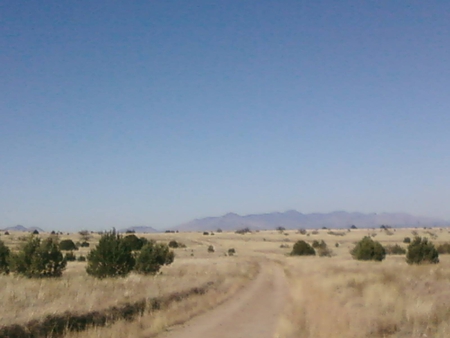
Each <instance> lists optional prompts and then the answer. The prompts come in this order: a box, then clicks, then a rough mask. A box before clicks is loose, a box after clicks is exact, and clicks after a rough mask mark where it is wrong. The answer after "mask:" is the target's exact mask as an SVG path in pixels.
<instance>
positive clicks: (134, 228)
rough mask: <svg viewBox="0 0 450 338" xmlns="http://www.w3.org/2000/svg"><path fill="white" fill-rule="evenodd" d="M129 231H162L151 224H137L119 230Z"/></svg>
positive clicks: (142, 232) (143, 232)
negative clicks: (150, 225)
mask: <svg viewBox="0 0 450 338" xmlns="http://www.w3.org/2000/svg"><path fill="white" fill-rule="evenodd" d="M127 231H131V232H133V231H134V232H136V233H141V234H146V233H152V232H160V231H158V230H156V229H154V228H152V227H149V226H135V227H129V228H126V229H121V230H119V232H127Z"/></svg>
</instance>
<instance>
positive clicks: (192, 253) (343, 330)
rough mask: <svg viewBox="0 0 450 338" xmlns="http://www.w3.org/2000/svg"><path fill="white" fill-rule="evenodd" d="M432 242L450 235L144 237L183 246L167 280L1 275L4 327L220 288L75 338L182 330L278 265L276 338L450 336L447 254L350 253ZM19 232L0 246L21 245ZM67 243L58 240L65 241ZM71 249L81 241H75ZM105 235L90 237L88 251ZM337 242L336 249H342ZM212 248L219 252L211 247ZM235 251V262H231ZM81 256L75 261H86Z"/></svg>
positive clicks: (75, 272) (74, 265) (79, 268)
mask: <svg viewBox="0 0 450 338" xmlns="http://www.w3.org/2000/svg"><path fill="white" fill-rule="evenodd" d="M412 231H417V232H418V234H419V235H420V236H427V237H429V238H430V237H434V239H432V241H433V243H435V244H439V243H443V242H450V234H449V232H448V230H447V229H443V230H440V229H433V230H431V233H430V230H424V229H418V230H412V229H398V230H396V231H391V232H386V231H382V230H380V229H375V230H352V231H350V232H348V231H347V230H340V231H335V232H334V233H333V234H329V233H328V231H327V230H319V231H317V233H316V234H312V231H308V234H309V236H308V235H301V234H299V233H298V232H296V231H287V232H285V233H280V232H278V231H261V232H254V233H251V234H245V235H238V234H235V233H215V235H213V236H211V235H209V236H204V235H202V234H201V233H178V234H155V235H145V237H147V238H153V239H156V240H158V241H163V242H168V241H169V240H172V239H175V240H177V241H181V242H183V243H184V244H186V246H187V247H186V248H183V249H175V253H176V259H175V262H174V264H172V265H171V266H168V267H164V268H163V270H162V274H161V275H158V276H154V277H145V276H140V275H136V274H131V275H130V276H128V277H126V278H119V279H106V280H96V279H94V278H91V277H89V276H87V274H86V273H85V271H84V267H85V263H79V262H70V263H69V264H68V269H67V271H65V272H64V274H63V277H62V278H61V279H54V280H52V279H50V280H45V279H42V280H29V279H25V278H19V277H14V276H1V277H0V283H1V285H2V288H1V289H0V302H1V304H2V306H1V307H0V326H1V325H8V324H12V323H24V322H27V321H29V320H30V319H37V318H41V317H42V316H44V315H46V314H53V313H60V312H63V311H67V310H70V311H75V312H85V311H91V310H101V309H104V308H107V307H109V306H112V305H116V304H121V303H124V302H131V301H135V300H140V299H142V298H151V297H155V296H162V295H166V294H169V293H173V292H175V291H183V290H187V289H189V288H191V287H194V286H201V285H203V284H205V283H207V282H214V283H215V284H214V287H213V288H212V290H211V291H209V292H208V293H206V294H204V295H196V296H193V297H189V298H188V299H186V300H183V301H182V302H179V303H175V304H172V305H171V306H169V307H168V308H166V309H163V310H162V311H157V312H149V313H145V314H144V315H143V316H142V317H139V318H138V319H137V320H135V321H133V322H127V321H119V322H116V323H114V324H112V325H110V326H107V327H103V328H92V329H90V330H88V331H87V332H82V333H80V334H73V333H72V334H69V335H68V337H148V336H153V335H155V334H157V333H158V332H160V331H162V330H164V329H165V328H166V327H168V326H170V325H173V324H177V323H182V322H184V321H186V320H187V319H189V318H191V317H192V316H194V315H196V314H198V313H200V312H203V311H207V310H209V309H211V308H212V307H214V306H216V305H217V304H218V303H220V302H223V301H224V300H225V299H226V298H229V297H230V296H231V295H233V294H234V293H235V292H236V291H237V290H238V289H239V288H241V287H242V286H243V285H245V284H246V282H247V281H249V280H250V279H252V278H253V277H254V276H255V275H256V273H257V270H258V267H257V263H256V262H261V259H262V258H263V257H264V259H272V260H276V261H277V262H278V263H279V264H281V265H282V266H283V267H284V270H285V272H286V276H287V278H288V281H289V292H290V295H291V298H290V302H288V303H287V304H286V308H285V311H284V312H283V314H282V316H281V318H280V321H279V325H278V328H277V334H278V337H280V338H293V337H303V338H308V337H311V338H312V337H314V338H321V337H349V338H351V337H437V338H440V337H450V256H448V255H441V256H440V260H441V263H439V264H437V265H424V266H409V265H407V264H406V262H405V259H404V256H388V257H387V259H386V260H385V261H383V262H381V263H375V262H360V261H355V260H353V259H352V258H351V256H350V254H349V250H350V249H352V248H353V247H354V244H355V242H356V241H358V240H360V239H361V238H362V237H363V236H365V235H373V236H375V237H374V239H375V240H377V241H380V242H381V243H382V244H383V245H387V244H400V245H401V246H403V247H406V246H407V244H404V243H403V239H404V237H411V238H413V234H412ZM18 237H19V234H12V236H1V238H0V239H2V240H3V241H5V242H6V243H7V244H9V245H11V246H13V247H15V246H16V245H17V244H18V243H20V241H19V240H18ZM68 237H70V236H61V239H65V238H68ZM72 239H73V240H74V241H76V240H79V239H78V238H77V235H73V236H72ZM98 239H99V236H98V235H95V237H94V238H93V239H91V241H90V242H91V247H92V245H95V243H96V241H98ZM299 239H303V240H306V241H308V242H310V243H311V242H312V241H313V240H319V241H320V240H324V241H325V242H326V243H327V244H328V246H329V248H331V249H332V250H333V254H334V256H333V257H330V258H329V257H289V256H288V253H289V252H290V250H291V249H292V245H293V244H294V243H295V241H297V240H299ZM336 243H337V244H338V246H336ZM209 245H213V246H214V248H215V252H214V253H208V252H207V248H208V246H209ZM229 248H235V249H236V252H237V255H236V256H234V257H227V256H225V253H226V252H227V250H228V249H229ZM89 250H90V248H82V250H80V251H77V252H75V253H76V254H77V255H79V254H80V253H81V254H84V255H85V254H87V252H88V251H89Z"/></svg>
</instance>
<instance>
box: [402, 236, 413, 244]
mask: <svg viewBox="0 0 450 338" xmlns="http://www.w3.org/2000/svg"><path fill="white" fill-rule="evenodd" d="M403 243H411V238H409V237H405V238H403Z"/></svg>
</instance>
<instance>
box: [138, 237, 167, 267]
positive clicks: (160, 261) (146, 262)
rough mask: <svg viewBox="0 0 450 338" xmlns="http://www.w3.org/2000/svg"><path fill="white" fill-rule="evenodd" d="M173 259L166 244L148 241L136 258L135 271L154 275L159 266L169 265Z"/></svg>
mask: <svg viewBox="0 0 450 338" xmlns="http://www.w3.org/2000/svg"><path fill="white" fill-rule="evenodd" d="M174 257H175V254H174V253H173V251H171V250H170V249H169V246H168V245H167V244H163V243H156V242H154V241H149V242H148V243H147V244H146V245H144V246H143V247H142V249H141V252H140V254H139V255H138V256H137V258H136V266H135V270H136V272H138V273H141V274H144V275H148V274H156V273H157V272H158V271H159V269H160V268H161V266H163V265H169V264H171V263H172V262H173V260H174Z"/></svg>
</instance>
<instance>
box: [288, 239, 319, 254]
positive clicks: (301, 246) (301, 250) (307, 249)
mask: <svg viewBox="0 0 450 338" xmlns="http://www.w3.org/2000/svg"><path fill="white" fill-rule="evenodd" d="M315 254H316V251H315V250H314V248H313V247H312V246H311V245H309V244H308V243H306V242H305V241H297V242H296V243H295V244H294V246H293V247H292V252H291V256H314V255H315Z"/></svg>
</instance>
